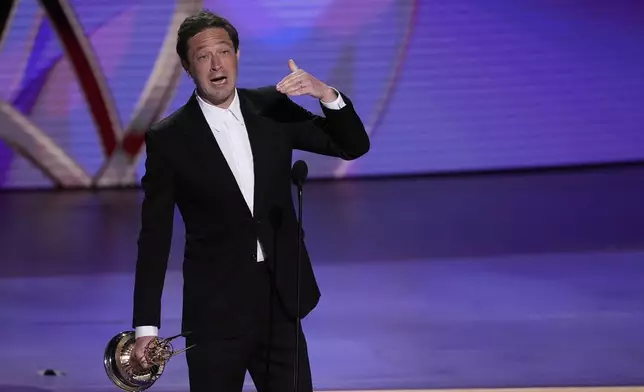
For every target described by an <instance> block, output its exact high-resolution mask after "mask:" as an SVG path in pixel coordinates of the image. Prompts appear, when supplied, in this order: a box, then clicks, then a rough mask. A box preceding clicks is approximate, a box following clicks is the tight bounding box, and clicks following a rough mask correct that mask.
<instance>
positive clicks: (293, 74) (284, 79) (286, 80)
mask: <svg viewBox="0 0 644 392" xmlns="http://www.w3.org/2000/svg"><path fill="white" fill-rule="evenodd" d="M303 73H304V72H302V71H301V70H298V71H296V72H295V73H290V74H288V75H286V76H285V77H284V78H283V79H282V80H280V81H279V83H277V86H278V87H281V86H283V85H284V84H285V83H287V82H288V81H290V80H293V79H296V78H298V77H300V76H302V74H303Z"/></svg>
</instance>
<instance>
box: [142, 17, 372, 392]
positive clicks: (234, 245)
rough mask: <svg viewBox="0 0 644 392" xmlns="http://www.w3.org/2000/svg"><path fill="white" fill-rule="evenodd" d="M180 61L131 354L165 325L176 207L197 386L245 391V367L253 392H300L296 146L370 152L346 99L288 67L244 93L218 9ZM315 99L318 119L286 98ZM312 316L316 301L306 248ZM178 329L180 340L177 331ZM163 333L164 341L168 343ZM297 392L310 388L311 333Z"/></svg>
mask: <svg viewBox="0 0 644 392" xmlns="http://www.w3.org/2000/svg"><path fill="white" fill-rule="evenodd" d="M177 53H178V55H179V56H180V58H181V61H182V64H183V67H184V69H185V70H186V72H187V73H188V74H189V75H190V77H191V78H192V79H193V80H194V82H195V85H196V90H195V93H194V94H193V95H192V96H191V97H190V99H189V100H188V102H187V103H186V104H185V105H184V106H183V107H181V108H180V109H178V110H177V111H176V112H174V113H173V114H171V115H170V116H168V117H167V118H165V119H163V120H161V121H160V122H159V123H157V124H155V125H154V126H153V127H152V128H151V129H150V130H149V131H148V132H147V133H146V151H147V158H146V166H145V167H146V169H145V174H144V176H143V178H142V181H141V183H142V186H143V190H144V193H145V197H144V200H143V204H142V215H141V219H142V227H141V231H140V235H139V240H138V258H137V264H136V277H135V287H134V317H133V327H135V328H136V344H135V354H134V358H135V360H136V361H139V363H140V364H141V365H142V366H147V364H146V363H145V359H144V357H143V351H144V347H145V345H146V344H147V343H148V342H149V341H150V340H151V339H152V337H153V336H156V335H157V334H158V329H159V328H160V324H161V323H160V318H161V317H160V313H161V296H162V290H163V284H164V279H165V272H166V267H167V261H168V257H169V250H170V242H171V236H172V229H173V212H174V206H175V205H176V206H177V207H178V209H179V211H180V213H181V215H182V217H183V221H184V223H185V229H186V243H185V252H184V263H183V278H184V288H183V311H182V328H183V331H191V334H190V335H188V336H187V338H186V344H187V345H193V344H194V345H195V347H193V348H192V349H190V350H188V351H187V352H186V360H187V362H188V369H189V381H190V388H191V389H190V390H191V391H193V392H195V391H218V392H227V391H241V389H242V386H243V381H244V376H245V373H246V371H247V370H248V371H249V373H250V375H251V377H252V379H253V382H254V383H255V385H256V387H257V389H258V391H260V392H272V391H280V392H283V391H288V390H292V388H293V379H294V377H293V376H294V355H295V345H296V344H295V343H296V342H295V332H296V316H295V315H296V303H297V302H296V262H297V219H296V214H295V210H294V208H293V200H292V197H291V183H290V169H291V161H292V150H293V149H299V150H305V151H310V152H314V153H319V154H325V155H329V156H335V157H339V158H342V159H345V160H349V159H355V158H358V157H360V156H362V155H363V154H365V153H366V152H367V151H368V150H369V147H370V142H369V138H368V136H367V134H366V132H365V129H364V126H363V124H362V122H361V120H360V118H359V117H358V115H357V114H356V112H355V110H354V109H353V106H352V104H351V102H350V100H349V99H348V98H347V97H346V96H343V95H342V94H339V93H338V92H337V90H335V89H333V88H331V87H329V86H327V85H326V84H324V83H323V82H321V81H320V80H318V79H316V78H315V77H313V76H312V75H310V74H308V73H307V72H306V71H303V70H301V69H299V68H298V67H297V65H296V64H295V62H293V61H292V60H289V62H288V67H289V68H290V71H291V72H290V73H289V74H288V75H287V76H286V77H285V78H284V79H283V80H282V81H280V82H279V83H278V84H277V85H276V86H271V87H265V88H260V89H242V88H236V87H235V85H236V80H237V66H238V60H239V55H240V52H239V37H238V34H237V31H236V30H235V28H234V27H233V26H232V25H231V24H230V23H229V22H228V21H227V20H225V19H223V18H221V17H219V16H217V15H215V14H213V13H211V12H209V11H200V12H199V13H197V14H195V15H193V16H190V17H188V18H186V20H185V21H184V22H183V23H182V25H181V27H180V28H179V32H178V39H177ZM296 95H309V96H311V97H313V98H315V99H317V100H319V101H320V104H321V106H322V110H323V112H324V115H325V116H324V117H321V116H315V115H313V114H311V113H309V112H308V111H306V110H304V109H303V108H302V107H300V106H298V105H296V104H295V103H293V102H292V101H291V100H290V98H288V96H296ZM302 249H303V251H302V265H301V288H300V289H301V307H300V315H301V318H304V317H305V316H306V315H307V314H309V313H310V312H311V310H312V309H313V308H314V307H315V306H316V304H317V302H318V300H319V297H320V292H319V290H318V286H317V283H316V280H315V276H314V274H313V269H312V266H311V263H310V260H309V257H308V254H307V252H306V247H304V246H303V248H302ZM176 332H177V331H173V332H172V333H171V334H174V333H176ZM166 336H167V334H166ZM298 344H299V351H300V357H299V358H300V360H299V363H300V364H299V372H298V378H299V383H298V385H299V390H300V391H301V392H310V391H311V390H312V383H311V372H310V367H309V362H308V354H307V349H306V340H305V338H304V334H303V333H300V335H299V343H298Z"/></svg>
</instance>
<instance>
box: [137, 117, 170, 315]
mask: <svg viewBox="0 0 644 392" xmlns="http://www.w3.org/2000/svg"><path fill="white" fill-rule="evenodd" d="M158 131H159V130H150V131H148V132H147V133H146V135H145V144H146V161H145V173H144V175H143V178H142V179H141V185H142V187H143V193H144V197H143V202H142V205H141V228H140V231H139V238H138V243H137V245H138V252H137V260H136V271H135V279H134V306H133V320H132V323H133V325H132V326H133V328H135V327H137V326H156V327H160V326H161V297H162V291H163V285H164V281H165V275H166V269H167V265H168V258H169V256H170V244H171V240H172V230H173V219H174V205H175V201H174V188H173V172H172V167H171V166H170V165H169V163H168V161H167V160H166V158H165V157H164V155H163V151H162V150H161V147H160V143H159V140H158V138H159V133H158Z"/></svg>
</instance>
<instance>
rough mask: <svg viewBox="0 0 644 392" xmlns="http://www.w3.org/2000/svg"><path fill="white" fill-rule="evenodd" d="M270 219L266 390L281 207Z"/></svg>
mask: <svg viewBox="0 0 644 392" xmlns="http://www.w3.org/2000/svg"><path fill="white" fill-rule="evenodd" d="M268 219H269V221H270V223H271V226H272V228H273V262H272V264H273V267H272V269H271V266H270V265H268V266H267V267H268V268H267V269H268V278H269V285H270V287H269V300H268V345H267V346H268V347H267V349H266V375H265V378H264V390H265V391H268V388H269V383H270V372H271V370H270V369H271V367H270V364H271V351H272V345H273V308H274V301H275V290H277V289H276V284H277V282H276V280H275V276H276V273H277V272H276V270H277V264H278V263H277V231H278V230H279V228H280V227H281V226H282V211H281V209H280V208H279V207H277V206H273V207H272V208H271V210H270V211H269V213H268Z"/></svg>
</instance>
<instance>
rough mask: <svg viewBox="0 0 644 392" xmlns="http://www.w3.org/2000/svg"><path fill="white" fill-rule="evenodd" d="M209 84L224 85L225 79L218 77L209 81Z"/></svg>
mask: <svg viewBox="0 0 644 392" xmlns="http://www.w3.org/2000/svg"><path fill="white" fill-rule="evenodd" d="M210 82H212V83H213V84H224V83H226V77H225V76H218V77H216V78H212V79H210Z"/></svg>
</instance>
